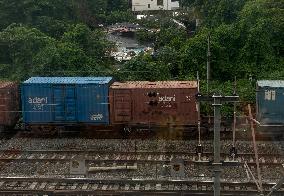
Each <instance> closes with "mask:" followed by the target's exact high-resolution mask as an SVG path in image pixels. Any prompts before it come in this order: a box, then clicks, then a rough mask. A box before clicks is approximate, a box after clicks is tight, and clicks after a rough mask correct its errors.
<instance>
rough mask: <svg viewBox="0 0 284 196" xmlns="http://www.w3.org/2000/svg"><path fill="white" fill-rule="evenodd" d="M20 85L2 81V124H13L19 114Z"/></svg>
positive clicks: (0, 92) (0, 109)
mask: <svg viewBox="0 0 284 196" xmlns="http://www.w3.org/2000/svg"><path fill="white" fill-rule="evenodd" d="M18 110H19V95H18V85H17V84H16V83H14V82H0V125H4V126H12V125H14V124H15V123H16V121H17V119H18V116H19V112H18Z"/></svg>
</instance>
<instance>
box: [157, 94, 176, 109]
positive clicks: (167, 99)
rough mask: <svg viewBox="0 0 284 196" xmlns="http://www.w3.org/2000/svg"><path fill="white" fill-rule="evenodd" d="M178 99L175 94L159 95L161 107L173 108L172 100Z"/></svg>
mask: <svg viewBox="0 0 284 196" xmlns="http://www.w3.org/2000/svg"><path fill="white" fill-rule="evenodd" d="M175 101H176V95H173V96H167V95H165V96H161V97H159V102H162V104H161V107H162V108H172V107H173V106H172V102H175Z"/></svg>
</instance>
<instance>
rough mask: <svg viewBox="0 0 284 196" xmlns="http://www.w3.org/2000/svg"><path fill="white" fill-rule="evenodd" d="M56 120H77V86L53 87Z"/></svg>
mask: <svg viewBox="0 0 284 196" xmlns="http://www.w3.org/2000/svg"><path fill="white" fill-rule="evenodd" d="M53 98H54V120H55V121H64V122H66V121H67V122H74V121H76V98H75V87H74V86H72V85H66V86H65V85H59V86H57V85H56V86H54V87H53Z"/></svg>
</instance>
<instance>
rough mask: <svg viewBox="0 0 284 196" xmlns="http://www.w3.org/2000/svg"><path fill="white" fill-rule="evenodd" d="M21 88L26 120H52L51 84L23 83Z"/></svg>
mask: <svg viewBox="0 0 284 196" xmlns="http://www.w3.org/2000/svg"><path fill="white" fill-rule="evenodd" d="M21 90H22V93H21V99H22V110H23V119H24V122H34V123H39V122H51V121H52V120H53V112H52V110H53V106H52V102H53V97H52V95H53V92H52V89H51V88H50V85H41V86H35V85H23V86H22V88H21Z"/></svg>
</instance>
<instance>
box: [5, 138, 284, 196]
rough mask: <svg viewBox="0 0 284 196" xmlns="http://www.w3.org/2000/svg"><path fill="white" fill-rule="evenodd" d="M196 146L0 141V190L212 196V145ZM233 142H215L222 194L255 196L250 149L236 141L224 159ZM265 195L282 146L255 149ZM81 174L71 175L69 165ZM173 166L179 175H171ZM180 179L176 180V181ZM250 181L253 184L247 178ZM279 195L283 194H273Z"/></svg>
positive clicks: (276, 175) (281, 159) (282, 160)
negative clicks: (233, 152)
mask: <svg viewBox="0 0 284 196" xmlns="http://www.w3.org/2000/svg"><path fill="white" fill-rule="evenodd" d="M197 142H198V141H195V140H160V139H159V140H157V139H145V140H139V139H85V138H55V139H52V138H26V137H17V136H16V137H13V138H10V139H2V140H0V145H1V146H0V163H1V167H0V175H1V177H0V190H1V193H3V194H12V193H13V194H25V193H34V194H41V193H42V194H47V195H50V194H55V195H65V194H75V195H76V194H101V195H128V194H129V195H137V194H138V193H139V194H149V195H158V194H169V195H173V194H178V195H187V194H188V195H194V194H204V195H206V194H209V195H210V194H212V191H213V181H212V170H213V167H212V160H213V143H212V141H211V140H205V141H202V146H203V148H204V152H203V153H202V155H200V156H198V155H197V154H196V152H195V147H196V144H197ZM231 145H232V141H230V140H223V141H221V160H223V161H224V164H223V166H222V174H221V192H222V194H224V195H236V194H239V195H257V194H258V187H257V185H256V183H255V178H256V176H257V168H256V162H255V157H254V149H253V145H252V142H251V141H238V140H237V141H236V148H237V149H238V154H237V156H236V157H235V158H234V159H233V158H232V157H231V156H230V155H229V152H228V151H229V148H230V147H231ZM257 148H258V151H259V154H258V156H259V165H260V171H261V182H262V189H263V192H264V193H268V192H270V190H271V188H272V187H273V186H274V185H275V184H276V183H277V182H278V181H279V180H280V179H281V177H282V176H283V172H284V167H283V165H284V155H283V148H284V145H283V141H258V142H257ZM74 160H75V161H79V162H80V161H83V162H84V167H83V168H84V169H83V170H84V171H83V173H80V174H74V173H72V172H71V169H70V168H71V164H72V163H73V161H74ZM173 160H182V169H181V171H180V172H179V174H178V175H175V174H173V169H172V167H173V163H172V161H173ZM180 174H181V175H180ZM252 175H253V176H252ZM275 194H278V195H281V194H282V195H283V194H284V187H283V185H282V188H280V189H279V190H278V192H275Z"/></svg>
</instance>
